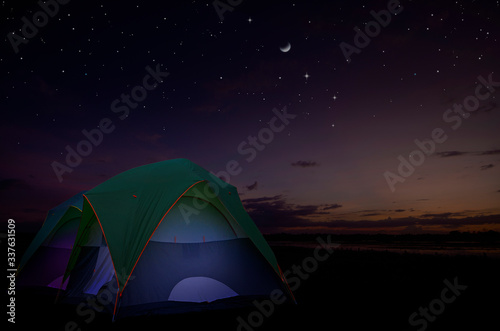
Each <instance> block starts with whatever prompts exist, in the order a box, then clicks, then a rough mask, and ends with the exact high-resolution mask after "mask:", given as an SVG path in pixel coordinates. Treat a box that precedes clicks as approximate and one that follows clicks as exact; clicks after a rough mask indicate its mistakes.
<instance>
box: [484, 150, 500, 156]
mask: <svg viewBox="0 0 500 331" xmlns="http://www.w3.org/2000/svg"><path fill="white" fill-rule="evenodd" d="M497 154H500V149H492V150H489V151H484V152H480V153H479V155H497Z"/></svg>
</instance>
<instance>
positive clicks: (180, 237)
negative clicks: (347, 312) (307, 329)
mask: <svg viewBox="0 0 500 331" xmlns="http://www.w3.org/2000/svg"><path fill="white" fill-rule="evenodd" d="M68 278H69V282H68V284H67V289H66V293H65V295H64V296H65V299H66V300H71V299H78V300H81V299H82V298H84V297H88V296H89V295H96V296H98V295H99V294H100V293H102V292H103V291H105V290H107V289H109V291H108V292H107V295H106V303H108V307H109V308H110V310H111V311H112V313H113V316H115V317H125V316H131V315H142V314H164V313H173V312H185V311H193V310H200V309H211V308H225V307H233V306H236V305H240V304H241V303H242V302H251V301H253V300H255V298H258V297H260V296H262V297H264V296H265V297H268V296H269V294H270V293H271V292H272V291H273V290H274V289H282V291H283V293H285V294H284V295H285V296H287V297H288V298H290V299H291V298H292V294H291V292H289V290H288V287H287V284H286V280H285V278H284V276H283V274H282V272H281V270H280V268H279V266H278V263H277V261H276V257H275V256H274V253H273V251H272V250H271V248H270V247H269V245H268V244H267V242H266V241H265V239H264V237H263V236H262V234H261V233H260V231H259V230H258V228H257V227H256V226H255V224H254V223H253V221H252V220H251V218H250V217H249V215H248V214H247V213H246V211H245V209H244V208H243V206H242V204H241V201H240V199H239V197H238V192H237V190H236V188H235V187H234V186H232V185H229V184H227V183H225V182H223V181H222V180H221V179H219V178H217V177H216V176H214V175H212V174H211V173H209V172H208V171H206V170H205V169H203V168H201V167H199V166H198V165H196V164H194V163H192V162H190V161H189V160H186V159H174V160H168V161H163V162H158V163H153V164H148V165H144V166H140V167H137V168H133V169H130V170H128V171H125V172H123V173H121V174H118V175H116V176H114V177H112V178H110V179H109V180H107V181H105V182H103V183H102V184H100V185H98V186H96V187H95V188H93V189H92V190H90V191H88V192H87V193H85V194H84V195H83V206H82V213H81V219H80V224H79V228H78V233H77V235H76V239H75V243H74V245H73V250H72V252H71V257H70V258H69V262H68V265H67V268H66V272H65V276H64V280H63V281H66V280H67V279H68ZM109 293H113V294H116V295H114V297H113V298H109ZM76 301H77V300H75V302H76Z"/></svg>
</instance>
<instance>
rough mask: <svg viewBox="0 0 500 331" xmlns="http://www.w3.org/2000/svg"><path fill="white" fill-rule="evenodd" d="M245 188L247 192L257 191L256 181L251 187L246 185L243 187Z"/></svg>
mask: <svg viewBox="0 0 500 331" xmlns="http://www.w3.org/2000/svg"><path fill="white" fill-rule="evenodd" d="M245 187H246V188H247V190H249V191H252V190H256V189H257V181H255V183H253V184H251V185H247V186H245Z"/></svg>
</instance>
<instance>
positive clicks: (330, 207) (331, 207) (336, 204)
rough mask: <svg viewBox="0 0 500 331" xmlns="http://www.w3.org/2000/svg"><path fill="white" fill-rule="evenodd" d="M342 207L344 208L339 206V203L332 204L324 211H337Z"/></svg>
mask: <svg viewBox="0 0 500 331" xmlns="http://www.w3.org/2000/svg"><path fill="white" fill-rule="evenodd" d="M340 207H342V205H339V204H338V203H332V204H329V205H326V206H325V207H323V210H330V209H337V208H340Z"/></svg>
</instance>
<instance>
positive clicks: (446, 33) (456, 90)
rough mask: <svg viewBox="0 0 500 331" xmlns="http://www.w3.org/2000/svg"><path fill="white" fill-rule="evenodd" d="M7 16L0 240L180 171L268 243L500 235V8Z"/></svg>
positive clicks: (67, 4) (67, 9) (330, 7)
mask: <svg viewBox="0 0 500 331" xmlns="http://www.w3.org/2000/svg"><path fill="white" fill-rule="evenodd" d="M0 6H1V22H2V25H1V31H2V36H3V41H2V47H1V50H2V51H1V54H0V74H1V76H0V77H1V78H0V87H1V88H0V100H1V103H0V107H1V110H2V111H1V113H2V120H1V121H0V127H1V135H2V139H1V140H0V150H1V155H2V162H1V164H0V198H1V200H2V208H1V210H0V214H1V222H2V224H4V223H6V221H7V219H8V218H14V219H16V221H17V224H18V229H19V231H36V230H37V229H38V228H39V227H40V226H41V224H42V222H43V219H44V218H45V215H46V213H47V211H48V210H49V209H50V208H52V207H54V206H56V205H57V204H59V203H60V202H62V201H64V200H66V199H68V198H70V197H71V196H73V195H74V194H76V193H77V192H79V191H82V190H87V189H91V188H92V187H94V186H96V185H98V184H99V183H101V182H103V181H105V180H106V179H108V178H110V177H112V176H114V175H116V174H118V173H120V172H122V171H125V170H127V169H130V168H132V167H136V166H140V165H143V164H147V163H152V162H158V161H162V160H167V159H172V158H179V157H182V158H188V159H190V160H191V161H193V162H195V163H197V164H199V165H201V166H202V167H204V168H206V169H208V170H210V171H212V172H214V173H216V174H220V175H221V176H223V173H221V171H226V172H227V170H228V169H229V170H230V171H231V172H232V173H233V175H229V176H226V177H225V179H226V180H228V181H229V182H230V183H231V184H233V185H235V186H236V187H237V188H238V190H239V192H240V198H241V199H242V201H243V204H244V205H245V207H246V208H247V210H248V212H249V213H250V215H251V216H252V218H253V219H254V221H255V222H256V224H257V225H258V226H259V228H260V229H261V231H262V232H264V233H273V232H289V233H302V232H335V233H423V232H430V233H434V232H436V233H438V232H449V231H452V230H459V231H485V230H497V231H498V230H500V130H499V129H498V128H499V127H500V125H499V124H500V108H499V98H500V92H499V91H500V61H499V55H500V45H499V41H500V40H499V39H500V36H499V34H500V1H425V2H424V1H401V2H400V3H399V5H398V3H397V1H305V0H304V1H272V2H269V1H268V2H266V1H249V0H242V1H236V0H233V1H225V0H221V1H213V2H212V1H191V2H187V1H175V2H173V1H156V2H155V1H141V2H137V1H125V2H124V1H93V0H90V1H67V0H66V1H63V0H60V2H55V0H52V1H49V2H48V3H47V4H46V5H45V6H46V8H45V12H47V13H48V14H46V13H45V12H44V11H43V10H44V9H42V7H41V5H40V4H38V3H37V2H36V1H2V3H1V4H0ZM377 20H378V21H377ZM33 22H36V25H35V24H33ZM85 132H86V133H87V135H85ZM92 132H93V133H94V135H93V136H92ZM96 132H97V133H96ZM89 136H90V137H93V139H94V143H95V144H94V143H92V140H91V138H88V137H89ZM432 139H434V140H432ZM429 141H433V142H432V143H431V142H429ZM418 143H420V147H419V145H418ZM69 150H72V151H74V153H75V152H76V153H79V152H78V151H80V154H82V155H80V156H79V157H78V156H77V157H75V156H73V159H71V157H69V159H68V154H69V152H68V151H69ZM83 154H85V155H83ZM76 158H81V159H76ZM410 161H411V162H412V163H410ZM223 177H224V176H223Z"/></svg>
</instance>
